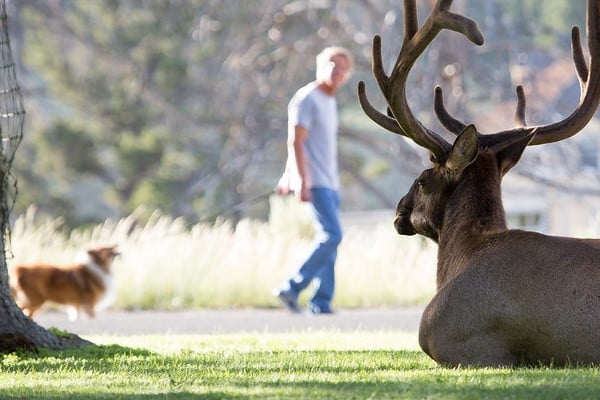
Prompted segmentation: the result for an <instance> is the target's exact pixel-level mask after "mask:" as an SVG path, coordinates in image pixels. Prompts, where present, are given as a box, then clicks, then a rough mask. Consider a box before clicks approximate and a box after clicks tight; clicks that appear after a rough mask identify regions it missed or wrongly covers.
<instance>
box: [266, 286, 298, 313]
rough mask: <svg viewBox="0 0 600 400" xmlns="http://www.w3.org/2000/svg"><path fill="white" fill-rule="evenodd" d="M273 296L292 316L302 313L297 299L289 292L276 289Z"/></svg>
mask: <svg viewBox="0 0 600 400" xmlns="http://www.w3.org/2000/svg"><path fill="white" fill-rule="evenodd" d="M273 296H275V297H277V298H279V301H281V304H283V305H284V306H285V307H286V308H287V309H288V310H290V311H291V312H293V313H294V314H300V313H301V312H302V310H301V309H300V306H299V305H298V299H297V298H296V296H294V295H293V294H292V293H291V292H290V291H289V290H280V289H276V290H275V291H273Z"/></svg>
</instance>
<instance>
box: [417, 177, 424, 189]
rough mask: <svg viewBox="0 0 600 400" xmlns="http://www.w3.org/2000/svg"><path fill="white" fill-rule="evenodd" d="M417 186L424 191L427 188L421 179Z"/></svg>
mask: <svg viewBox="0 0 600 400" xmlns="http://www.w3.org/2000/svg"><path fill="white" fill-rule="evenodd" d="M417 186H418V187H419V189H423V188H424V187H425V181H423V180H422V179H419V180H418V181H417Z"/></svg>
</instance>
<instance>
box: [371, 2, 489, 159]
mask: <svg viewBox="0 0 600 400" xmlns="http://www.w3.org/2000/svg"><path fill="white" fill-rule="evenodd" d="M451 4H452V0H438V2H437V4H436V5H435V7H434V8H433V10H432V11H431V13H430V15H429V16H428V17H427V18H426V20H425V22H424V23H423V25H422V26H421V27H420V28H418V29H417V25H418V22H417V12H416V2H415V0H404V10H405V12H404V15H405V17H404V24H405V30H404V34H405V37H404V41H403V43H402V48H401V50H400V54H399V55H398V58H397V60H396V64H395V66H394V68H393V70H392V73H391V75H390V77H389V84H388V85H387V86H386V87H382V88H381V90H382V92H383V94H384V96H385V98H386V100H387V102H388V105H389V108H390V110H391V111H392V113H393V115H394V118H395V119H396V121H397V122H398V125H400V126H401V127H402V129H403V130H404V131H405V132H406V133H407V134H408V135H410V138H411V139H412V140H413V141H415V142H416V143H417V144H419V145H421V146H423V147H425V148H427V149H429V150H430V151H431V152H432V153H433V154H434V155H435V156H436V158H437V159H439V160H442V159H444V158H445V157H446V153H447V152H448V151H449V149H450V148H451V146H450V144H449V143H448V142H446V141H445V140H444V139H443V138H442V137H441V136H439V135H437V134H435V133H434V132H432V131H430V130H428V129H427V128H425V127H424V126H423V125H422V124H421V122H419V121H418V120H417V119H416V118H415V116H414V115H413V114H412V111H411V110H410V107H409V106H408V100H407V98H406V82H407V79H408V74H409V72H410V70H411V68H412V67H413V65H414V63H415V62H416V60H417V59H418V57H419V56H420V55H421V54H422V53H423V52H424V51H425V49H426V48H427V46H429V44H430V43H431V42H432V41H433V39H434V38H435V37H436V36H437V34H438V33H439V32H440V31H441V30H442V29H450V30H454V31H456V32H459V33H462V34H463V35H464V36H466V37H467V38H468V39H470V40H471V41H473V42H474V43H476V44H481V43H483V35H482V34H481V32H480V31H479V29H478V28H477V25H476V24H475V22H473V21H472V20H470V19H468V18H466V17H463V16H460V15H457V14H453V13H450V12H449V11H448V8H449V7H450V5H451ZM378 44H379V45H380V43H378Z"/></svg>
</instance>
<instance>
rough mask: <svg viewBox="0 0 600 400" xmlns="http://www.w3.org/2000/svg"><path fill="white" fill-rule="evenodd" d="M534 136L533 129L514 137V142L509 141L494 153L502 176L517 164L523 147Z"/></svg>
mask: <svg viewBox="0 0 600 400" xmlns="http://www.w3.org/2000/svg"><path fill="white" fill-rule="evenodd" d="M534 136H535V129H534V130H533V131H532V132H530V133H529V134H527V135H525V136H522V137H520V138H518V139H516V140H515V141H514V142H512V143H510V144H509V145H507V146H506V147H504V148H503V149H501V150H499V151H498V152H497V153H496V159H497V160H498V166H499V168H500V174H501V175H502V176H504V174H506V173H507V172H508V171H509V170H510V169H511V168H512V167H514V166H515V165H516V164H517V162H519V160H520V159H521V155H522V154H523V151H524V150H525V147H527V145H528V144H529V142H531V139H533V137H534Z"/></svg>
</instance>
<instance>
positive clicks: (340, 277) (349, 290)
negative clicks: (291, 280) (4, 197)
mask: <svg viewBox="0 0 600 400" xmlns="http://www.w3.org/2000/svg"><path fill="white" fill-rule="evenodd" d="M290 200H291V199H290ZM306 218H307V211H306V210H305V209H304V208H303V207H302V205H299V204H296V203H295V202H293V201H289V200H288V199H279V198H277V199H274V200H272V213H271V218H270V221H269V222H260V221H254V220H242V221H241V222H240V223H238V224H237V226H235V228H234V227H233V226H232V225H231V224H230V223H228V222H226V221H217V222H216V223H211V224H208V223H198V224H195V225H193V226H188V225H186V223H185V222H184V221H183V220H182V219H176V218H171V217H168V216H162V215H160V214H155V215H154V216H153V217H152V218H150V219H149V220H147V221H145V222H143V223H141V222H140V221H139V220H138V219H137V218H136V216H135V214H134V215H132V216H129V217H127V218H123V219H121V220H118V221H106V222H105V223H103V224H99V225H97V226H94V227H91V228H87V229H76V230H74V231H72V232H70V233H66V232H65V230H64V229H63V227H62V225H61V222H60V220H58V219H51V218H46V217H43V216H40V215H37V214H36V213H35V211H34V210H31V211H30V212H29V213H28V214H27V215H23V216H19V217H18V218H17V219H16V221H15V223H14V224H13V228H12V241H11V246H10V248H11V251H12V254H13V255H14V257H13V258H11V259H9V260H8V263H9V265H11V264H15V263H22V262H25V263H27V262H33V261H40V260H44V261H51V262H57V263H68V262H71V261H72V260H73V259H74V258H75V256H76V255H77V253H78V252H80V251H81V249H84V248H86V247H88V246H90V245H94V244H113V243H115V244H118V245H119V249H120V251H121V252H122V256H121V257H119V258H118V259H117V260H116V263H115V265H114V272H115V276H116V277H115V280H116V283H117V287H118V295H117V300H116V303H115V307H117V308H123V309H129V308H163V309H164V308H190V307H196V308H202V307H207V308H215V307H273V306H276V305H277V303H276V301H275V299H273V297H272V295H271V292H272V290H273V289H274V288H275V287H276V286H278V285H279V284H280V283H281V282H282V281H283V280H284V279H286V278H287V277H288V276H289V275H290V274H291V272H292V271H293V269H295V268H296V267H297V266H298V265H299V263H300V262H301V261H302V260H303V258H304V257H305V256H306V255H307V252H308V251H309V250H310V247H311V246H312V240H311V235H310V224H309V223H308V222H307V220H306ZM435 257H436V248H435V245H433V244H430V243H428V242H425V241H423V240H420V239H418V238H416V237H415V238H403V237H400V236H399V235H397V234H396V233H395V232H394V230H393V228H392V226H391V223H390V221H385V223H382V222H376V221H374V222H373V224H372V225H370V226H368V227H366V228H358V227H352V226H350V227H346V229H345V236H344V239H343V241H342V244H341V247H340V249H339V258H338V263H337V266H336V268H337V275H336V279H337V286H336V295H335V300H334V301H335V302H334V306H335V307H338V308H345V307H378V306H398V305H413V304H418V303H423V302H424V301H425V300H426V299H428V298H430V297H431V296H432V295H433V293H434V290H435ZM301 300H304V299H301Z"/></svg>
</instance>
